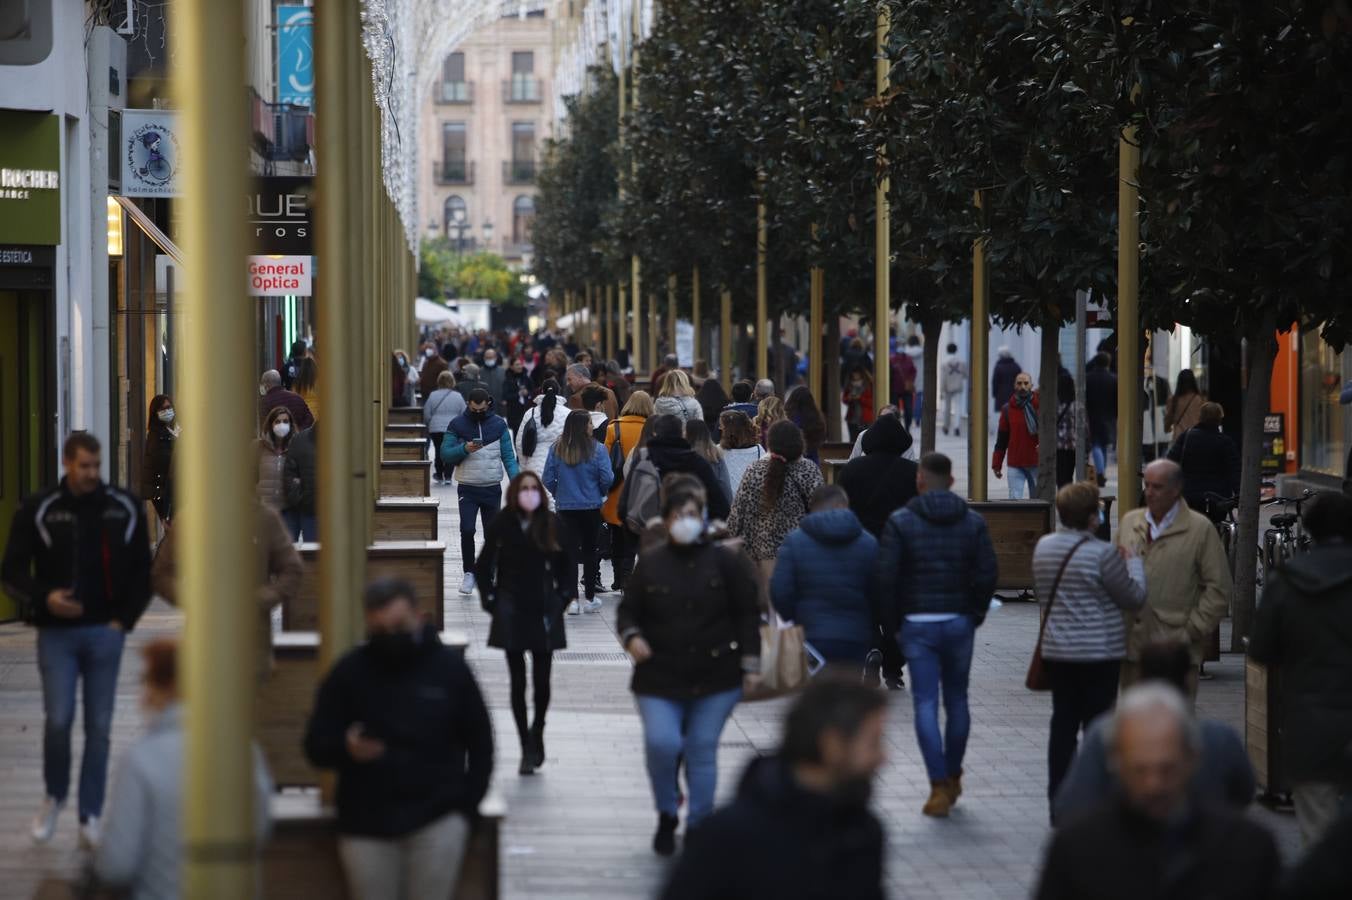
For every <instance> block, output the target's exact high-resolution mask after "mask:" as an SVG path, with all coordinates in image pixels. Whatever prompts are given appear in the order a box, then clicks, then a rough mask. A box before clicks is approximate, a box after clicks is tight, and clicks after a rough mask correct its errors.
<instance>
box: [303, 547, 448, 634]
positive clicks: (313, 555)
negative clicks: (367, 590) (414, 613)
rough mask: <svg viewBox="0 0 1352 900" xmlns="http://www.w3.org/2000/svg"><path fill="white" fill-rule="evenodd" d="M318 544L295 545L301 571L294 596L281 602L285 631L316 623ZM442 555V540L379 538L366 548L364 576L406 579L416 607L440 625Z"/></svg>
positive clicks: (310, 627) (442, 613)
mask: <svg viewBox="0 0 1352 900" xmlns="http://www.w3.org/2000/svg"><path fill="white" fill-rule="evenodd" d="M319 546H320V545H319V544H311V543H303V544H297V545H296V549H297V550H299V551H300V560H301V567H302V574H301V579H300V590H298V591H297V592H296V596H295V598H294V599H292V600H291V601H290V602H289V603H285V604H283V605H282V627H283V628H285V629H286V630H287V631H313V630H314V629H316V628H318V627H319ZM445 556H446V545H445V544H444V543H442V542H441V541H380V542H377V543H375V544H372V545H371V546H369V547H367V548H366V576H367V578H368V579H371V578H385V577H391V578H403V579H406V580H408V581H409V582H410V583H412V585H413V589H414V590H415V591H416V592H417V594H418V606H419V608H420V609H421V610H422V611H423V612H425V613H429V614H430V615H431V619H432V622H433V623H434V624H435V625H436V626H437V628H442V627H444V625H445V624H446V609H445V603H446V583H445V579H444V577H443V575H442V565H443V562H444V560H445Z"/></svg>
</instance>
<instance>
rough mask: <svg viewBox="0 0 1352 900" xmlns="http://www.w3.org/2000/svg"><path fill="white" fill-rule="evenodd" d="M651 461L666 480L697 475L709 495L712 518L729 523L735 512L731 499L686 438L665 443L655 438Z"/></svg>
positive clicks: (652, 442)
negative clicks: (679, 474)
mask: <svg viewBox="0 0 1352 900" xmlns="http://www.w3.org/2000/svg"><path fill="white" fill-rule="evenodd" d="M648 458H649V459H651V460H652V462H653V465H654V466H656V467H657V471H658V474H660V475H661V476H662V477H663V478H665V477H666V476H667V475H668V474H669V473H671V472H685V473H687V474H690V475H694V476H695V477H696V478H698V479H699V480H700V481H701V482H702V483H703V484H704V492H705V494H707V495H708V496H707V498H706V499H707V501H708V503H707V506H708V512H709V518H711V519H726V518H727V517H728V513H729V512H730V511H731V509H732V498H731V497H729V496H728V495H727V494H725V493H723V486H722V485H721V484H720V483H719V481H718V475H717V474H715V473H714V467H713V466H711V465H709V461H708V460H707V459H705V458H704V457H702V456H700V455H699V454H698V453H696V452H695V451H694V450H691V449H690V444H689V443H687V442H686V440H685V439H684V438H677V439H676V440H673V441H663V440H662V439H661V438H653V439H652V440H650V441H648Z"/></svg>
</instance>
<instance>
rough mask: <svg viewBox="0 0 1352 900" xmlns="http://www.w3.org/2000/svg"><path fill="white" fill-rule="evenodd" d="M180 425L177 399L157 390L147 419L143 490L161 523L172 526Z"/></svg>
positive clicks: (142, 464)
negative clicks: (175, 408) (175, 413)
mask: <svg viewBox="0 0 1352 900" xmlns="http://www.w3.org/2000/svg"><path fill="white" fill-rule="evenodd" d="M178 435H179V427H178V422H177V420H176V419H175V416H174V401H173V400H170V399H169V397H168V396H167V395H166V394H156V395H155V397H154V398H153V399H152V400H151V401H150V414H149V415H148V416H147V421H146V449H145V455H144V456H143V457H142V458H141V493H142V494H144V495H145V499H146V500H148V501H150V505H151V506H153V507H155V514H156V515H158V516H159V517H160V524H162V525H163V526H164V527H166V528H168V527H169V521H170V520H171V519H172V518H173V517H174V465H173V463H174V442H175V441H176V440H178Z"/></svg>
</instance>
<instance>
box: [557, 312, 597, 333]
mask: <svg viewBox="0 0 1352 900" xmlns="http://www.w3.org/2000/svg"><path fill="white" fill-rule="evenodd" d="M590 313H591V310H589V309H585V308H584V309H579V310H578V311H577V312H570V313H569V314H568V315H566V316H559V319H558V326H559V327H560V328H562V329H563V330H564V331H568V330H569V329H571V328H572V327H573V326H574V325H581V324H582V323H584V322H586V321H587V320H588V319H590V318H591V316H590Z"/></svg>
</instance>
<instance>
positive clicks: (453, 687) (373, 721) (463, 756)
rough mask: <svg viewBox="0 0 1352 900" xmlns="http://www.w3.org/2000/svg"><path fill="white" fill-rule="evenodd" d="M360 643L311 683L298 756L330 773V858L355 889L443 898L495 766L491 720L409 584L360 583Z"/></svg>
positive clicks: (359, 893) (358, 893)
mask: <svg viewBox="0 0 1352 900" xmlns="http://www.w3.org/2000/svg"><path fill="white" fill-rule="evenodd" d="M364 606H365V609H366V635H367V641H366V643H365V644H362V645H360V646H358V647H355V648H354V649H352V650H349V651H348V652H347V654H345V655H344V656H343V658H342V659H340V660H339V661H338V662H337V663H336V664H335V665H334V667H333V669H332V670H331V671H330V672H329V674H328V676H326V677H325V679H324V682H323V684H321V685H320V687H319V693H318V696H317V698H316V700H315V708H314V712H313V713H312V714H311V717H310V722H309V726H308V728H307V729H306V734H305V755H306V756H307V757H308V758H309V760H310V762H311V763H313V764H314V765H315V766H316V767H318V768H321V769H336V770H337V773H338V796H337V807H338V834H339V844H338V850H339V856H340V857H341V859H342V861H343V868H344V870H345V871H346V874H347V882H348V885H349V887H350V889H351V891H352V895H353V896H354V897H357V898H370V897H420V898H421V897H450V896H452V895H453V892H454V889H455V885H456V882H457V880H458V878H459V876H460V864H461V862H462V861H463V859H464V855H465V845H466V843H467V841H468V839H469V831H470V819H471V818H472V817H473V816H474V815H475V813H476V812H477V810H478V808H479V803H480V802H481V801H482V800H483V798H484V795H485V794H486V793H487V792H488V782H489V778H490V777H491V775H492V773H493V726H492V722H491V721H490V719H489V716H488V709H487V707H486V706H485V705H484V700H483V695H482V694H481V693H480V692H479V685H478V683H477V682H476V681H475V680H474V676H473V674H471V672H470V670H469V667H468V666H467V665H465V661H464V659H463V658H462V656H461V654H460V653H459V652H457V651H456V650H454V649H452V648H450V647H447V646H445V645H443V644H442V643H441V641H440V640H439V639H438V637H437V632H436V629H435V628H434V627H433V626H432V625H430V624H426V623H424V622H423V621H422V619H421V617H420V616H419V614H418V609H417V601H416V598H415V597H414V594H413V587H412V585H410V584H409V583H408V582H406V581H403V580H401V579H394V578H387V579H380V580H378V581H375V582H372V583H371V584H370V585H369V586H368V587H367V588H366V595H365V598H364Z"/></svg>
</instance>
